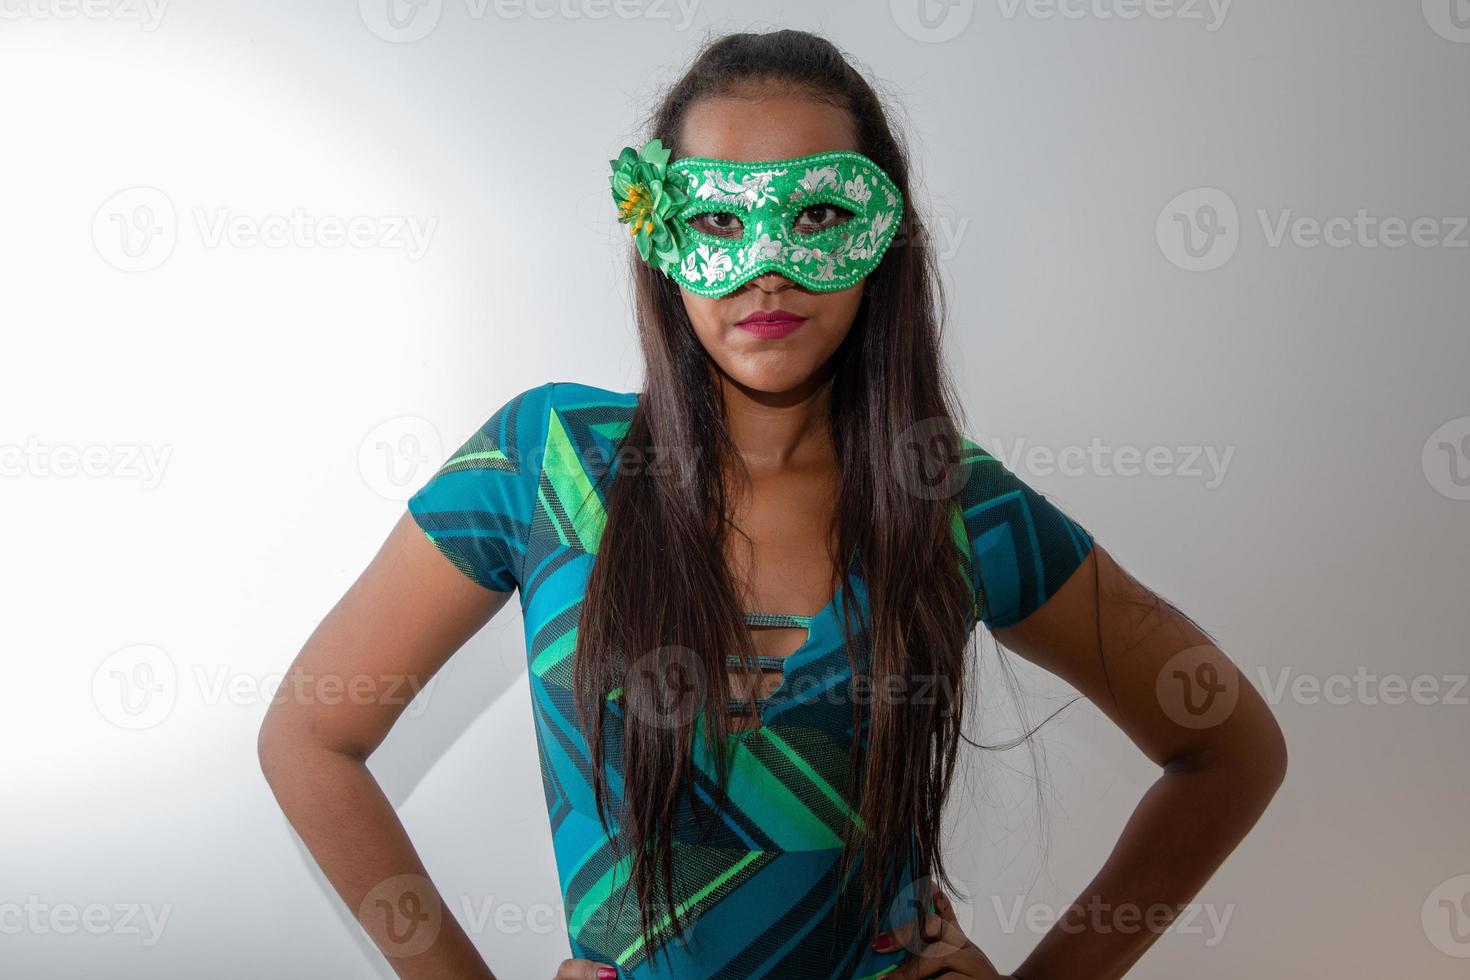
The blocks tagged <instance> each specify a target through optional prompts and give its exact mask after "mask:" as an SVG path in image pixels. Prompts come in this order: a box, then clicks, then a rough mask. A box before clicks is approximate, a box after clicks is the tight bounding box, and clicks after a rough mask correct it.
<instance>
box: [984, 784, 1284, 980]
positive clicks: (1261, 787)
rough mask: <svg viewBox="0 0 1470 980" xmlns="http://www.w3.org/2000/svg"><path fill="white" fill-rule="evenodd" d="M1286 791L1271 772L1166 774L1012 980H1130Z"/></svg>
mask: <svg viewBox="0 0 1470 980" xmlns="http://www.w3.org/2000/svg"><path fill="white" fill-rule="evenodd" d="M1279 784H1280V775H1279V773H1278V772H1277V771H1276V770H1275V769H1274V768H1273V767H1271V766H1267V765H1261V766H1250V765H1246V764H1237V765H1236V766H1233V767H1214V768H1188V767H1183V766H1181V767H1171V768H1169V769H1167V770H1166V771H1165V772H1164V774H1163V775H1161V776H1160V777H1159V779H1158V780H1157V781H1155V783H1154V784H1153V786H1151V787H1150V788H1149V790H1148V792H1147V793H1145V794H1144V796H1143V799H1142V800H1141V801H1140V802H1139V804H1138V807H1137V808H1136V809H1135V810H1134V812H1133V815H1132V817H1131V818H1130V819H1129V821H1128V823H1127V825H1126V826H1125V827H1124V830H1123V833H1122V836H1121V837H1120V838H1119V840H1118V843H1117V845H1116V846H1115V847H1114V849H1113V852H1112V854H1110V855H1109V857H1108V860H1107V862H1106V863H1105V864H1104V865H1103V867H1102V869H1101V870H1100V871H1099V872H1098V874H1097V876H1096V877H1095V878H1093V880H1092V881H1091V882H1090V883H1089V884H1088V886H1087V888H1086V889H1084V890H1083V892H1082V894H1081V895H1080V896H1078V898H1077V900H1076V902H1075V903H1074V904H1073V906H1072V907H1070V908H1069V909H1067V911H1066V914H1064V915H1061V916H1059V917H1058V919H1057V922H1056V923H1055V924H1054V925H1053V926H1052V928H1051V930H1050V931H1048V932H1047V933H1046V935H1045V936H1043V937H1042V939H1041V941H1040V942H1039V943H1038V944H1037V946H1036V948H1035V950H1034V951H1033V952H1032V953H1031V955H1030V956H1028V957H1027V958H1026V960H1025V962H1024V963H1022V964H1021V966H1020V967H1018V968H1017V969H1016V971H1015V972H1014V973H1013V974H1012V976H1013V977H1014V978H1015V980H1114V978H1117V977H1121V976H1123V975H1124V974H1125V973H1126V972H1127V971H1128V969H1129V968H1130V967H1131V966H1132V965H1133V964H1134V963H1135V962H1136V961H1137V960H1138V958H1139V957H1141V956H1142V955H1143V953H1144V952H1145V951H1146V950H1147V949H1148V948H1149V946H1150V945H1152V944H1153V942H1154V941H1155V940H1156V939H1157V938H1158V936H1159V935H1160V934H1161V933H1162V932H1163V931H1165V930H1166V929H1167V927H1168V925H1169V924H1170V923H1171V922H1172V921H1173V920H1174V918H1175V917H1176V916H1177V915H1178V914H1179V912H1180V911H1182V910H1183V908H1184V907H1185V906H1187V905H1188V904H1189V903H1190V902H1191V901H1192V900H1193V899H1194V897H1195V895H1197V894H1198V893H1199V891H1200V889H1201V888H1203V887H1204V885H1205V883H1206V882H1207V881H1208V880H1209V879H1210V876H1211V875H1213V874H1214V872H1215V870H1216V869H1217V868H1218V867H1219V866H1220V865H1221V864H1222V863H1223V862H1224V860H1225V858H1226V857H1227V856H1229V854H1230V852H1231V851H1233V850H1234V849H1235V847H1236V845H1237V844H1239V843H1240V841H1241V839H1242V838H1244V837H1245V835H1246V834H1247V833H1248V832H1249V831H1250V829H1251V827H1252V826H1254V825H1255V823H1256V821H1257V820H1258V819H1259V818H1260V815H1261V813H1262V812H1263V811H1264V810H1265V808H1266V804H1267V803H1268V802H1269V801H1270V799H1271V796H1272V794H1273V793H1274V792H1275V791H1276V787H1277V786H1278V785H1279Z"/></svg>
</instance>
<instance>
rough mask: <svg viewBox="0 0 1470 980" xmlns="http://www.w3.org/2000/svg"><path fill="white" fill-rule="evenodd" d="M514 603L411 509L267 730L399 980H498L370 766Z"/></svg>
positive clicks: (301, 816)
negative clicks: (478, 576) (446, 550)
mask: <svg viewBox="0 0 1470 980" xmlns="http://www.w3.org/2000/svg"><path fill="white" fill-rule="evenodd" d="M510 596H511V593H509V592H496V591H492V590H489V589H486V588H483V587H482V586H479V585H477V584H475V583H474V582H472V581H470V580H469V579H468V578H467V577H466V576H465V575H464V574H462V573H461V572H460V570H459V569H457V568H455V567H454V566H453V565H452V564H450V562H448V561H447V560H445V558H444V556H443V555H441V554H439V553H438V552H437V550H436V548H435V546H434V544H433V543H432V542H431V541H430V540H429V539H428V537H427V536H426V535H425V534H424V533H423V532H422V531H421V530H419V528H418V527H417V526H416V525H415V523H414V520H413V518H412V517H411V516H410V515H409V514H408V513H407V512H405V513H404V514H403V515H402V516H401V517H400V518H399V520H398V522H397V523H396V524H395V525H394V527H393V529H392V531H391V532H389V534H388V537H387V539H386V540H385V541H384V543H383V545H382V547H381V548H380V549H379V550H378V553H377V554H376V555H375V556H374V557H373V559H372V561H371V562H370V563H369V564H368V566H367V568H366V569H365V570H364V571H363V573H362V575H361V576H359V578H358V579H357V581H356V582H354V583H353V584H352V586H351V588H349V589H348V590H347V592H346V594H345V595H343V596H342V598H341V599H340V600H338V602H337V604H336V605H335V606H333V607H332V609H331V611H330V612H329V613H328V614H327V616H326V618H325V619H323V620H322V622H321V623H320V625H318V626H317V628H316V630H315V631H314V632H313V633H312V634H311V637H310V638H309V639H308V640H307V642H306V645H305V646H304V647H303V648H302V650H301V652H300V653H299V654H297V656H296V659H295V661H294V662H293V663H292V664H291V668H290V670H289V671H288V672H287V675H286V678H285V680H284V682H283V683H282V686H281V692H280V694H279V695H278V697H277V698H276V699H275V701H274V703H273V704H272V705H271V707H270V709H269V710H268V711H267V712H266V716H265V720H264V722H263V723H262V725H261V728H260V735H259V740H258V749H259V756H260V765H261V769H262V771H263V772H264V774H265V777H266V781H267V782H268V783H269V784H270V787H271V790H272V792H274V793H275V796H276V799H277V801H278V802H279V803H280V805H281V809H282V810H283V811H284V812H285V814H286V817H287V819H289V820H290V821H291V825H292V826H293V827H295V828H296V831H297V833H299V834H300V835H301V839H302V841H303V842H304V843H305V844H306V846H307V848H308V849H309V850H310V851H311V854H312V857H314V858H315V859H316V861H317V863H318V864H319V865H320V866H321V868H322V871H323V872H324V873H325V874H326V876H327V878H328V880H330V881H331V883H332V886H333V887H334V888H335V889H336V890H337V893H338V894H339V895H340V896H341V898H342V900H343V901H344V902H346V903H347V906H348V908H350V909H352V910H353V912H354V914H356V915H357V917H358V921H359V922H361V923H362V925H363V928H365V929H366V930H367V932H368V934H369V935H370V936H372V937H373V940H374V942H376V943H377V945H378V948H379V949H380V950H382V952H383V955H384V956H386V957H387V958H388V961H389V962H390V963H391V964H392V966H393V969H394V971H395V972H396V973H397V975H398V976H400V977H404V978H412V980H444V978H450V977H453V978H456V980H459V978H489V980H494V975H493V974H492V973H491V972H490V969H489V968H488V967H487V966H486V965H485V963H484V961H483V959H482V958H481V957H480V955H479V953H478V952H477V951H476V950H475V947H474V945H473V944H472V943H471V942H470V940H469V937H468V936H467V935H466V934H465V932H464V930H463V928H462V927H461V926H460V924H459V923H458V921H457V920H456V919H455V918H454V916H453V914H452V913H451V911H450V909H449V908H448V907H447V906H445V904H444V903H443V900H442V896H440V894H439V892H438V890H437V889H435V888H434V886H433V884H432V883H431V882H430V881H429V879H428V876H427V873H426V871H425V869H424V865H423V863H422V861H421V860H420V859H419V856H418V854H417V852H416V851H415V850H414V847H413V844H412V843H411V842H410V841H409V838H408V835H407V833H406V832H405V830H404V828H403V824H402V823H401V822H400V821H399V819H398V815H397V814H396V813H395V812H394V810H393V806H392V803H391V802H390V801H389V800H388V798H387V797H386V796H385V795H384V793H383V791H382V789H381V787H379V785H378V783H377V781H376V780H375V779H374V778H373V776H372V774H371V772H370V771H369V770H368V768H367V765H366V760H367V758H368V756H369V755H371V754H372V752H373V750H374V749H376V748H377V746H378V745H379V744H380V743H381V742H382V741H383V739H384V737H386V736H387V734H388V731H389V729H391V728H392V727H393V724H394V722H395V721H397V719H398V716H399V715H400V714H401V713H402V712H403V710H404V709H405V708H406V707H407V704H408V702H409V701H410V700H412V698H413V695H414V692H416V691H418V690H420V689H421V688H422V687H423V686H424V685H425V684H427V683H428V682H429V680H430V679H431V678H432V677H433V675H434V674H435V673H436V672H437V671H438V670H439V668H440V667H442V666H443V665H444V663H445V662H446V661H447V660H448V659H449V658H450V656H452V655H453V654H454V652H455V651H457V650H458V649H459V648H460V647H461V646H462V645H463V644H464V643H465V642H466V641H467V640H468V639H469V638H470V637H471V636H473V635H474V634H475V633H476V632H477V631H478V630H479V629H480V628H481V627H482V626H484V625H485V623H486V622H488V621H489V620H490V618H491V617H492V616H494V615H495V613H496V612H498V611H499V610H500V608H501V607H502V606H504V605H505V603H506V601H507V600H508V599H509V598H510Z"/></svg>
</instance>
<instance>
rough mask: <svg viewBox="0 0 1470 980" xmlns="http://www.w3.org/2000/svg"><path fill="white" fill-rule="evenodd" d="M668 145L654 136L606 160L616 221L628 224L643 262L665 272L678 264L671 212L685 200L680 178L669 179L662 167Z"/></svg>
mask: <svg viewBox="0 0 1470 980" xmlns="http://www.w3.org/2000/svg"><path fill="white" fill-rule="evenodd" d="M668 162H669V149H668V148H667V147H666V146H664V145H663V142H662V141H661V140H659V139H658V138H657V137H654V138H653V139H651V140H649V141H648V142H647V143H644V144H643V148H642V149H639V150H635V149H633V147H631V146H625V147H623V152H622V153H620V154H619V155H618V158H617V159H616V160H609V161H608V164H609V165H610V166H611V167H612V174H611V176H609V177H608V182H609V183H610V184H611V185H612V198H613V203H614V204H616V205H617V206H618V221H620V222H622V223H623V224H625V225H628V226H629V229H628V230H629V234H631V235H632V236H633V242H634V244H635V245H637V246H638V254H639V255H640V256H641V257H642V258H643V261H644V262H647V263H648V264H649V265H651V266H653V267H654V268H655V269H658V270H659V271H661V272H664V273H666V274H667V273H669V272H670V271H671V270H673V269H674V268H676V267H677V266H678V265H679V260H680V249H679V242H680V239H679V227H678V225H679V223H678V221H677V220H676V219H675V218H674V214H675V213H676V212H677V211H678V210H679V208H681V207H683V206H684V204H686V203H687V202H688V200H689V194H688V193H687V192H686V191H685V190H684V188H683V187H682V186H680V185H681V184H682V182H683V179H682V178H680V177H677V176H676V177H675V178H674V179H673V180H670V179H669V178H668V176H667V175H666V171H665V168H666V167H667V165H668Z"/></svg>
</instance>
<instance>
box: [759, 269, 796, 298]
mask: <svg viewBox="0 0 1470 980" xmlns="http://www.w3.org/2000/svg"><path fill="white" fill-rule="evenodd" d="M750 281H751V282H753V283H755V287H756V288H757V289H759V290H760V291H761V292H764V293H774V292H779V291H780V290H783V289H786V288H787V287H789V286H793V285H795V283H793V282H792V281H791V280H790V279H787V278H786V277H785V276H783V275H781V273H779V272H763V273H761V274H760V275H758V276H756V277H754V278H753V279H751V280H750Z"/></svg>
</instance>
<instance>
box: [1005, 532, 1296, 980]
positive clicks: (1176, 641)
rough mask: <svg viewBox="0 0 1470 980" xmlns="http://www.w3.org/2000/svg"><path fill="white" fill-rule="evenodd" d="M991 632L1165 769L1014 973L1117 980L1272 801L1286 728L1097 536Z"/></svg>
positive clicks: (1022, 979) (1025, 977)
mask: <svg viewBox="0 0 1470 980" xmlns="http://www.w3.org/2000/svg"><path fill="white" fill-rule="evenodd" d="M995 636H996V639H997V641H998V642H1000V643H1001V644H1002V645H1004V646H1006V647H1008V648H1009V649H1012V650H1014V651H1016V652H1017V653H1019V654H1020V655H1021V656H1023V657H1025V658H1026V659H1028V660H1030V661H1032V662H1034V663H1036V664H1037V665H1039V666H1041V667H1044V668H1045V669H1047V670H1049V671H1051V672H1052V673H1054V674H1057V675H1058V676H1060V677H1061V678H1063V679H1064V680H1066V681H1067V682H1068V683H1070V684H1071V685H1072V686H1073V687H1075V688H1077V689H1078V690H1079V691H1080V692H1082V694H1084V695H1085V696H1086V697H1087V698H1088V699H1089V700H1091V701H1092V702H1093V703H1094V704H1096V705H1097V706H1098V708H1099V709H1100V710H1101V711H1102V712H1103V713H1104V714H1106V715H1107V716H1108V717H1109V718H1110V719H1112V721H1113V722H1115V723H1116V724H1117V725H1118V727H1120V728H1121V729H1122V730H1123V731H1124V732H1125V733H1126V734H1127V735H1128V737H1129V738H1131V739H1132V740H1133V742H1134V744H1136V745H1137V746H1138V748H1139V749H1140V750H1141V751H1142V752H1143V753H1144V754H1145V755H1147V756H1148V757H1149V758H1150V759H1152V760H1153V761H1154V762H1156V763H1158V764H1159V766H1160V767H1162V770H1163V771H1162V773H1161V774H1160V776H1159V778H1158V780H1157V781H1156V782H1155V783H1154V784H1153V785H1152V786H1151V787H1150V788H1149V790H1148V792H1147V793H1145V795H1144V797H1143V799H1142V800H1141V801H1140V802H1139V804H1138V807H1137V808H1136V809H1135V811H1134V813H1133V815H1132V817H1131V819H1130V820H1129V821H1128V823H1127V825H1126V826H1125V827H1124V829H1123V833H1122V835H1121V837H1120V838H1119V840H1118V843H1117V845H1116V846H1115V847H1114V849H1113V852H1112V853H1111V854H1110V855H1109V857H1108V859H1107V861H1106V863H1105V864H1104V865H1103V867H1102V869H1101V870H1100V871H1099V872H1098V874H1097V875H1096V877H1094V878H1093V880H1092V881H1091V882H1090V883H1089V884H1088V886H1087V888H1086V889H1085V890H1084V891H1083V892H1082V894H1081V895H1080V896H1078V898H1077V900H1076V902H1075V904H1074V905H1073V907H1072V908H1071V909H1070V910H1069V912H1068V914H1067V915H1066V916H1063V917H1061V918H1060V919H1059V921H1058V922H1057V924H1056V925H1055V926H1054V927H1053V928H1052V929H1051V930H1050V931H1049V932H1048V933H1047V934H1046V935H1045V936H1043V937H1042V939H1041V941H1040V943H1038V944H1037V946H1036V949H1035V950H1034V951H1033V952H1032V954H1031V955H1030V956H1029V957H1027V958H1026V961H1025V962H1024V963H1022V964H1021V966H1020V967H1019V968H1018V969H1017V970H1016V972H1015V974H1014V975H1013V976H1014V977H1015V980H1113V978H1115V977H1121V976H1123V975H1124V974H1125V973H1126V972H1127V971H1128V969H1129V968H1130V967H1131V966H1132V965H1133V963H1134V962H1136V961H1137V960H1138V958H1139V957H1141V956H1142V955H1143V953H1144V952H1145V951H1146V950H1147V949H1148V947H1149V946H1150V945H1151V944H1152V943H1153V942H1154V940H1156V939H1157V938H1158V935H1159V933H1160V932H1161V931H1163V930H1164V929H1165V928H1167V926H1168V924H1169V922H1170V921H1172V920H1173V918H1174V917H1175V916H1176V915H1177V914H1178V912H1179V911H1180V910H1182V909H1183V907H1184V906H1186V905H1187V904H1188V903H1189V902H1191V901H1192V900H1193V899H1194V896H1195V895H1196V894H1197V893H1198V892H1199V890H1200V889H1201V888H1203V887H1204V885H1205V883H1206V882H1207V881H1208V880H1209V879H1210V877H1211V875H1213V874H1214V873H1215V870H1216V869H1217V868H1218V867H1219V866H1220V864H1221V863H1222V862H1223V861H1224V860H1225V858H1226V857H1227V856H1229V854H1230V852H1231V851H1233V850H1234V849H1235V847H1236V845H1237V844H1239V843H1240V841H1241V839H1242V838H1243V837H1244V836H1245V835H1246V833H1247V832H1249V830H1250V829H1251V827H1252V826H1254V825H1255V823H1256V821H1257V820H1258V819H1259V817H1260V816H1261V814H1262V813H1263V812H1264V810H1265V809H1266V805H1267V804H1268V803H1269V802H1270V800H1271V797H1272V796H1273V795H1274V794H1275V792H1276V790H1277V788H1278V787H1279V786H1280V784H1281V782H1282V780H1283V778H1284V777H1285V773H1286V745H1285V742H1284V740H1283V739H1282V735H1281V730H1280V728H1279V727H1278V726H1277V724H1276V721H1275V719H1274V718H1273V717H1272V715H1271V712H1270V709H1269V708H1268V707H1267V705H1266V703H1265V702H1264V701H1263V700H1262V698H1261V696H1260V695H1259V693H1257V691H1256V690H1255V688H1254V687H1252V686H1251V684H1250V683H1249V682H1248V681H1247V680H1246V679H1245V677H1244V676H1243V675H1242V674H1240V673H1239V671H1238V670H1237V669H1236V667H1235V665H1234V664H1233V663H1232V662H1231V661H1230V659H1229V658H1228V657H1226V655H1225V654H1224V653H1223V652H1222V651H1221V650H1220V649H1219V648H1218V647H1216V646H1215V645H1214V644H1213V643H1212V642H1211V640H1210V638H1209V637H1208V636H1206V635H1205V634H1204V633H1202V632H1201V631H1200V630H1199V629H1198V628H1197V627H1196V626H1194V624H1193V623H1191V622H1190V621H1189V620H1188V619H1187V618H1186V617H1185V616H1183V615H1182V614H1181V613H1179V612H1177V611H1175V610H1174V609H1173V608H1172V607H1171V606H1170V605H1168V604H1167V603H1165V602H1163V601H1162V600H1161V599H1159V597H1157V596H1156V595H1155V594H1154V593H1153V592H1151V591H1150V590H1149V589H1147V588H1146V587H1145V586H1143V585H1142V584H1140V583H1139V582H1138V581H1137V580H1136V579H1134V578H1133V577H1132V576H1130V575H1129V574H1128V573H1127V572H1126V571H1124V570H1123V569H1122V568H1121V567H1119V566H1118V564H1117V563H1116V562H1114V561H1113V559H1112V557H1111V556H1110V555H1108V554H1107V552H1106V551H1104V550H1103V548H1102V547H1101V546H1100V545H1095V546H1094V549H1093V552H1092V554H1090V555H1089V556H1088V558H1087V560H1086V561H1085V562H1084V563H1083V564H1082V565H1081V566H1080V567H1079V568H1078V569H1077V571H1076V572H1075V573H1074V574H1073V575H1072V576H1071V578H1069V579H1068V580H1067V582H1066V584H1065V585H1064V586H1062V588H1061V589H1059V590H1058V591H1057V593H1056V594H1055V595H1054V596H1052V597H1051V599H1050V600H1048V601H1047V602H1046V603H1045V604H1044V605H1042V606H1041V608H1039V609H1038V610H1037V611H1036V612H1035V613H1033V614H1032V615H1030V616H1028V617H1027V618H1025V619H1024V620H1022V621H1021V622H1019V623H1017V624H1015V625H1014V626H1010V627H1006V628H1003V629H1000V630H997V631H996V633H995ZM1100 643H1101V646H1100ZM1104 664H1105V665H1106V666H1104ZM1155 916H1156V917H1155Z"/></svg>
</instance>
